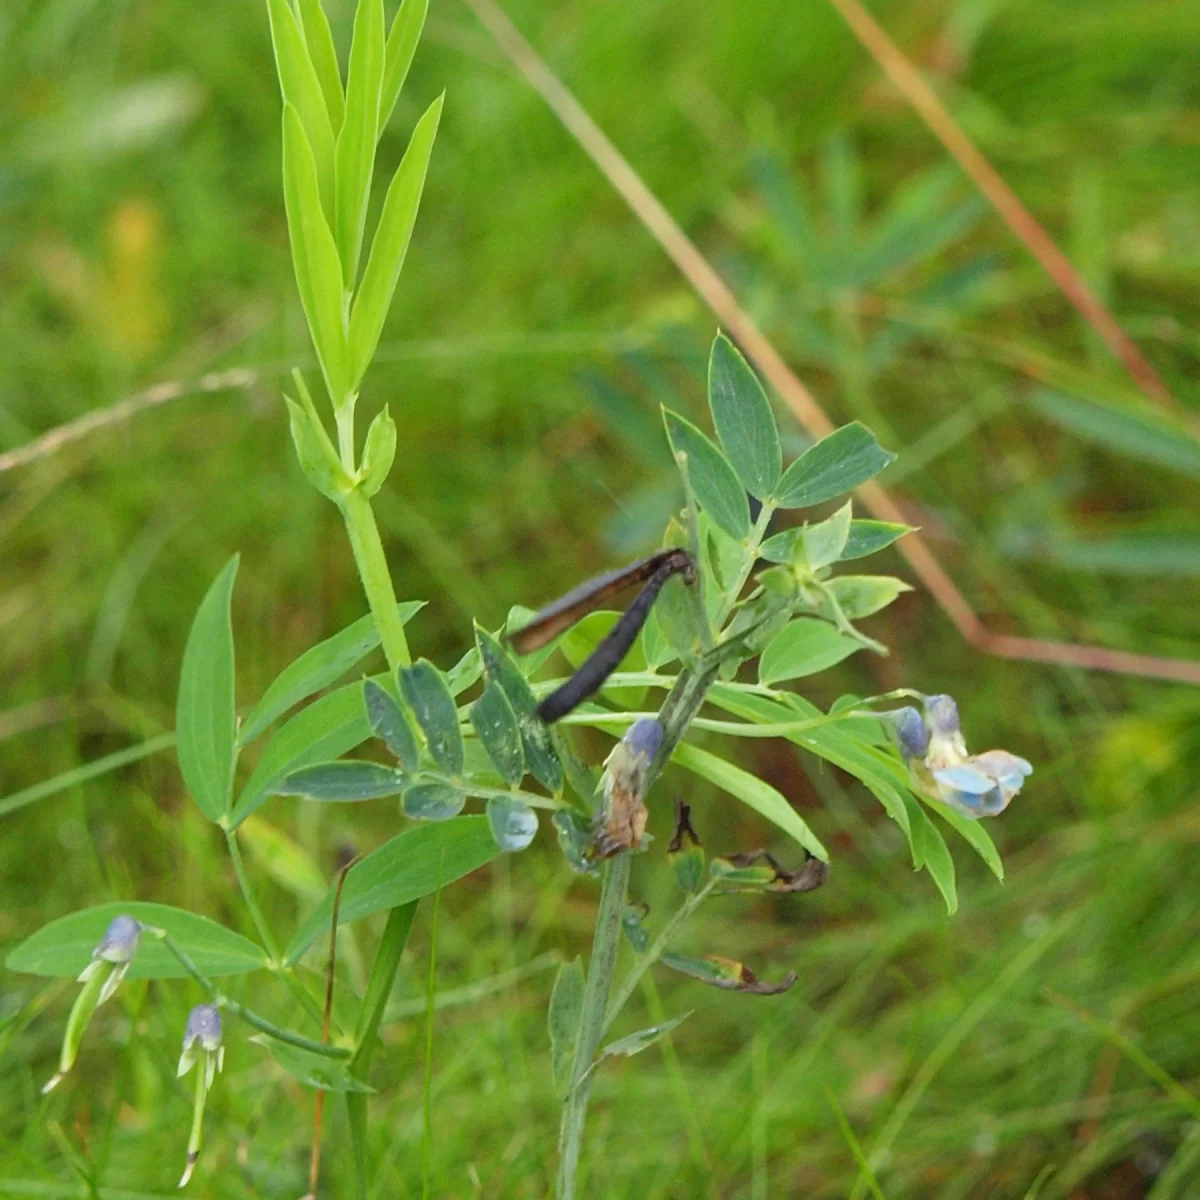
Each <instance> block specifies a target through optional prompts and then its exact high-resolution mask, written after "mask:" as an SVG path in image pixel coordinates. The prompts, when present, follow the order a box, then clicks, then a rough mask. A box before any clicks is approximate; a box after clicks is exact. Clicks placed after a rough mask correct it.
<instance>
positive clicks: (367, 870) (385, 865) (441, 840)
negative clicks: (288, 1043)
mask: <svg viewBox="0 0 1200 1200" xmlns="http://www.w3.org/2000/svg"><path fill="white" fill-rule="evenodd" d="M499 853H500V847H499V846H497V845H496V839H495V838H494V837H493V836H492V830H491V827H490V825H489V824H488V819H487V817H483V816H478V817H458V818H456V819H455V820H453V821H442V822H440V823H437V824H428V825H416V826H413V827H412V828H410V829H406V830H405V831H404V832H403V833H401V834H398V835H397V836H396V837H394V838H392V839H391V841H388V842H385V843H384V844H383V845H382V846H380V847H379V849H378V850H376V851H375V852H374V853H372V854H368V855H367V856H366V858H364V859H363V860H362V861H361V862H359V863H358V864H356V865H355V866H354V867H352V868H351V869H350V871H349V872H348V873H347V875H346V883H345V887H344V889H343V892H342V902H341V906H340V907H339V909H338V923H339V924H342V925H344V924H345V923H346V922H347V921H357V920H360V919H361V918H362V917H369V916H371V915H372V914H374V913H379V912H386V911H388V910H390V909H393V908H396V907H398V906H399V905H402V904H408V903H410V902H411V901H413V900H419V899H420V898H421V897H422V896H428V895H430V893H432V892H435V891H437V890H438V888H440V887H447V886H449V885H450V884H452V883H453V882H454V881H455V880H457V879H461V878H462V877H463V876H464V875H467V874H469V873H470V872H471V871H474V870H475V869H476V868H477V867H481V866H483V865H484V863H487V862H491V860H492V859H493V858H495V857H496V855H498V854H499ZM332 912H333V891H332V890H331V891H330V893H329V894H328V895H327V896H326V897H325V899H324V900H322V901H321V903H320V904H319V905H318V906H317V908H316V909H315V911H314V912H312V913H311V914H310V915H309V917H308V919H307V920H306V921H305V922H304V924H303V925H302V926H301V927H300V930H299V932H297V934H296V936H295V937H294V938H292V941H291V944H290V945H289V946H288V948H287V952H286V954H285V955H284V958H285V961H286V962H287V963H288V964H289V965H290V964H294V963H295V962H296V961H297V960H298V959H299V958H300V956H301V955H302V954H303V953H304V951H305V950H307V949H308V947H309V946H310V945H312V943H313V941H314V939H316V938H317V937H319V936H320V935H321V933H323V932H324V931H325V930H327V929H328V928H329V919H330V915H331V913H332ZM101 932H103V931H101Z"/></svg>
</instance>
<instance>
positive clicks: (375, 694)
mask: <svg viewBox="0 0 1200 1200" xmlns="http://www.w3.org/2000/svg"><path fill="white" fill-rule="evenodd" d="M363 697H364V700H365V702H366V706H367V719H368V720H369V721H370V722H371V730H372V732H373V733H374V734H375V736H376V737H377V738H382V739H383V741H384V743H385V744H386V745H387V748H388V749H389V750H390V751H391V752H392V753H393V754H394V755H395V756H396V761H397V762H399V764H400V765H401V766H402V767H403V768H404V769H405V770H406V771H409V772H413V771H415V770H416V769H417V767H418V765H419V764H420V761H421V749H420V747H419V746H418V745H417V737H416V734H414V733H413V731H412V726H411V725H410V724H409V723H408V717H406V716H405V715H404V710H403V709H402V708H401V707H400V705H399V704H397V703H396V701H395V700H394V699H393V698H392V696H391V695H390V694H389V693H388V692H387V691H385V690H384V688H382V687H380V685H379V684H377V683H376V682H375V681H374V680H373V679H368V680H367V682H366V683H365V684H364V685H363Z"/></svg>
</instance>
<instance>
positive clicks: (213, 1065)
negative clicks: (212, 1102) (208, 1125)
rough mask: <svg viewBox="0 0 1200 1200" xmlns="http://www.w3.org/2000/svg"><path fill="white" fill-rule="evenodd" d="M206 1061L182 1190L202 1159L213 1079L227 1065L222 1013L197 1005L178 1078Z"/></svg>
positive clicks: (188, 1027) (200, 1076)
mask: <svg viewBox="0 0 1200 1200" xmlns="http://www.w3.org/2000/svg"><path fill="white" fill-rule="evenodd" d="M200 1058H203V1059H204V1064H203V1068H202V1069H201V1070H199V1071H197V1073H196V1099H195V1103H194V1105H193V1108H192V1134H191V1137H190V1138H189V1139H188V1152H187V1165H186V1166H185V1167H184V1171H183V1178H182V1179H180V1181H179V1186H180V1187H183V1186H184V1185H185V1184H186V1183H187V1181H188V1180H189V1179H191V1177H192V1171H193V1170H195V1167H196V1160H197V1159H198V1158H199V1157H200V1134H201V1131H202V1130H203V1128H204V1104H205V1101H206V1100H207V1099H208V1089H209V1088H211V1087H212V1084H213V1078H214V1077H215V1075H216V1073H217V1072H218V1071H219V1070H221V1068H222V1067H223V1066H224V1065H225V1047H224V1046H223V1045H222V1044H221V1013H220V1010H219V1009H218V1008H217V1006H216V1005H215V1004H197V1005H196V1007H195V1008H193V1009H192V1011H191V1012H190V1013H188V1019H187V1025H186V1026H185V1027H184V1031H183V1052H182V1053H181V1054H180V1056H179V1069H178V1071H177V1072H176V1073H177V1075H179V1076H183V1075H186V1074H187V1073H188V1072H189V1071H190V1070H191V1069H192V1067H193V1066H195V1064H196V1061H197V1060H198V1059H200Z"/></svg>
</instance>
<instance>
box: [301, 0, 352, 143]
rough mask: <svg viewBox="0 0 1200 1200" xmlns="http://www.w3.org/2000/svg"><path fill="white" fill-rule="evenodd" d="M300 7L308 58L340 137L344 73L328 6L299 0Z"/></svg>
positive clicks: (318, 1) (331, 119) (331, 121)
mask: <svg viewBox="0 0 1200 1200" xmlns="http://www.w3.org/2000/svg"><path fill="white" fill-rule="evenodd" d="M299 8H300V25H301V28H302V29H303V31H304V41H305V44H306V45H307V46H308V56H309V58H310V59H311V61H312V65H313V70H314V71H315V72H316V76H317V80H318V81H319V82H320V84H321V93H322V95H323V96H324V97H325V109H326V111H327V112H328V113H329V123H330V125H332V126H333V132H334V133H335V134H336V133H337V131H338V129H339V128H340V127H341V124H342V114H343V113H344V112H345V98H344V96H343V95H342V73H341V70H340V69H339V67H338V59H337V49H336V47H335V46H334V44H333V31H332V30H331V29H330V28H329V18H328V17H327V16H326V15H325V7H324V5H323V4H322V3H321V0H299Z"/></svg>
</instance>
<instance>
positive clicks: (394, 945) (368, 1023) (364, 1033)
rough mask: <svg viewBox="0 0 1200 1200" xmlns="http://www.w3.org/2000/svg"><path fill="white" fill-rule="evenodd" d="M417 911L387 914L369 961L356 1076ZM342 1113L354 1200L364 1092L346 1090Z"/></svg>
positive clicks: (360, 1194)
mask: <svg viewBox="0 0 1200 1200" xmlns="http://www.w3.org/2000/svg"><path fill="white" fill-rule="evenodd" d="M416 913H417V902H416V901H415V900H414V901H413V902H412V903H411V904H402V905H400V906H399V907H398V908H393V909H392V911H391V912H389V913H388V919H387V925H386V926H385V927H384V930H383V937H382V938H381V939H380V941H379V949H378V950H377V951H376V952H375V961H374V962H373V963H372V964H371V975H370V978H369V979H368V980H367V993H366V995H365V996H364V997H363V1002H362V1007H361V1008H360V1009H359V1010H358V1023H357V1025H356V1027H355V1030H354V1057H353V1058H352V1059H351V1060H350V1071H351V1073H352V1074H353V1075H354V1076H355V1077H356V1078H358V1079H361V1080H363V1081H364V1082H365V1081H366V1077H367V1073H368V1071H369V1070H370V1067H371V1058H372V1056H373V1055H374V1053H375V1036H376V1034H377V1033H378V1032H379V1023H380V1021H381V1020H382V1019H383V1012H384V1009H385V1008H386V1006H387V1002H388V997H389V996H390V995H391V992H392V984H393V983H394V982H395V979H396V971H397V969H398V968H399V966H400V955H401V954H402V953H403V952H404V945H405V943H406V942H407V941H408V933H409V930H410V929H412V923H413V917H415V916H416ZM346 1112H347V1115H348V1117H349V1119H350V1142H351V1145H352V1146H353V1150H354V1194H355V1196H356V1197H357V1198H358V1200H366V1196H367V1190H368V1189H367V1184H368V1181H369V1177H370V1163H369V1161H368V1155H367V1096H366V1093H364V1092H347V1093H346Z"/></svg>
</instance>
